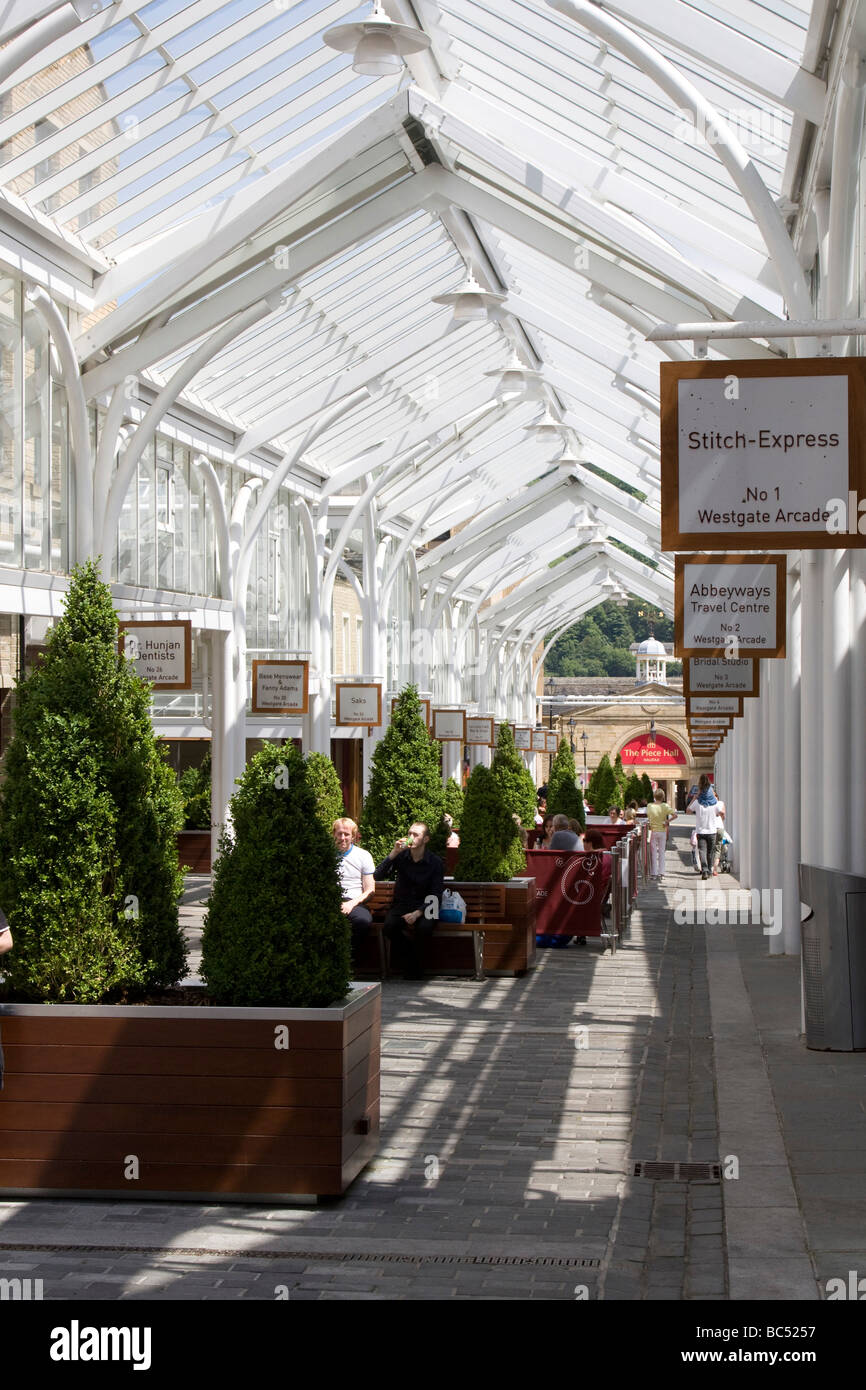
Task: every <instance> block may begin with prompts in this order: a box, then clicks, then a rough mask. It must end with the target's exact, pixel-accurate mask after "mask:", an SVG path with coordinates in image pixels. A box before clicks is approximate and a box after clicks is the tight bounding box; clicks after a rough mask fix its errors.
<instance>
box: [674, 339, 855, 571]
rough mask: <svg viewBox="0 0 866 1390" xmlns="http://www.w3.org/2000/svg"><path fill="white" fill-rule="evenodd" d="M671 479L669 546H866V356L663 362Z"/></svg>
mask: <svg viewBox="0 0 866 1390" xmlns="http://www.w3.org/2000/svg"><path fill="white" fill-rule="evenodd" d="M661 483H662V548H663V549H664V550H722V551H724V550H729V549H732V548H733V549H736V548H737V547H742V546H748V544H749V538H750V537H754V538H755V540H756V542H757V543H758V544H759V545H761V546H763V547H767V546H769V547H771V548H772V549H777V550H785V549H795V548H797V549H799V548H803V549H815V548H827V547H845V548H848V547H852V546H857V547H862V546H866V518H864V526H863V530H862V532H861V530H860V529H859V521H860V519H861V514H860V511H859V500H858V499H862V498H866V359H864V358H861V357H855V358H851V357H846V358H826V357H813V358H798V359H796V360H791V359H787V358H786V359H776V360H769V359H764V360H747V361H741V362H734V361H730V360H728V361H721V362H708V361H704V362H664V363H662V366H661ZM852 494H853V498H852Z"/></svg>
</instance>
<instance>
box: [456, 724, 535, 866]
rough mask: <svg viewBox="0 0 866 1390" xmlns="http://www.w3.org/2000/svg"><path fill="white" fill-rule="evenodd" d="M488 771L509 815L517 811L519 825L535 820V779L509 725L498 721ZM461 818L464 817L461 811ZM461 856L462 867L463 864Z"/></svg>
mask: <svg viewBox="0 0 866 1390" xmlns="http://www.w3.org/2000/svg"><path fill="white" fill-rule="evenodd" d="M490 771H491V772H492V774H493V776H494V777H495V778H496V781H497V783H498V786H499V794H500V797H501V798H502V804H503V806H504V807H505V809H506V810H507V811H508V813H509V815H516V816H517V817H518V818H519V820H520V823H521V825H525V826H527V827H531V826H533V825H534V824H535V808H536V805H537V796H536V791H535V783H534V782H533V780H532V776H531V774H530V771H529V768H528V767H527V766H526V763H525V762H524V761H523V755H522V754H521V753H520V751H519V750H518V749H517V748H515V746H514V734H513V733H512V732H511V725H510V724H507V723H504V722H503V723H502V724H500V725H499V734H498V737H497V741H496V752H495V753H494V754H493V758H492V761H491V764H490ZM464 819H467V816H466V814H465V813H464ZM462 862H463V861H462V858H461V868H462Z"/></svg>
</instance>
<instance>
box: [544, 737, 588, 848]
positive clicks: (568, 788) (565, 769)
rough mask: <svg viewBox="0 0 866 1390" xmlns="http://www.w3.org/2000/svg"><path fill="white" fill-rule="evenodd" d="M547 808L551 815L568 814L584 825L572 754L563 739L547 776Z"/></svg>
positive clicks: (581, 796) (581, 802)
mask: <svg viewBox="0 0 866 1390" xmlns="http://www.w3.org/2000/svg"><path fill="white" fill-rule="evenodd" d="M547 809H548V812H550V813H552V814H553V815H562V816H568V817H569V819H570V820H578V821H580V824H581V827H583V826H585V825H586V816H585V814H584V810H583V795H582V793H581V791H580V788H579V787H578V785H577V781H576V778H575V773H574V754H573V753H572V751H571V748H570V746H569V744H568V743H567V742H566V740H565V739H562V740H561V741H560V744H559V747H558V749H557V750H556V757H555V758H554V759H553V762H552V763H551V764H550V773H549V775H548V778H547Z"/></svg>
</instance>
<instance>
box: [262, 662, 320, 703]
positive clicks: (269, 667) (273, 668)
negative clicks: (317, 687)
mask: <svg viewBox="0 0 866 1390" xmlns="http://www.w3.org/2000/svg"><path fill="white" fill-rule="evenodd" d="M309 669H310V664H309V662H308V661H254V662H253V704H252V712H253V714H306V713H307V710H308V708H309V675H308V673H309Z"/></svg>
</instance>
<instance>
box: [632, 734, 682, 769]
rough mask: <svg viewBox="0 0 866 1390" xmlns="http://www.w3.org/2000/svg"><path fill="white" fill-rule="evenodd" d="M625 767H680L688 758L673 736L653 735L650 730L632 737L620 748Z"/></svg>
mask: <svg viewBox="0 0 866 1390" xmlns="http://www.w3.org/2000/svg"><path fill="white" fill-rule="evenodd" d="M619 751H620V757H621V758H622V765H623V767H634V766H635V764H638V765H639V766H641V767H679V766H681V765H682V764H683V763H686V762H688V758H687V757H686V755H685V753H684V752H683V750H682V748H680V746H679V744H678V743H675V742H674V740H673V739H672V738H667V737H666V735H665V734H655V735H652V734H650V733H649V732H648V731H647V733H645V734H638V735H637V736H636V737H635V738H630V739H629V741H628V743H626V744H624V745H623V747H622V748H621V749H620V750H619Z"/></svg>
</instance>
